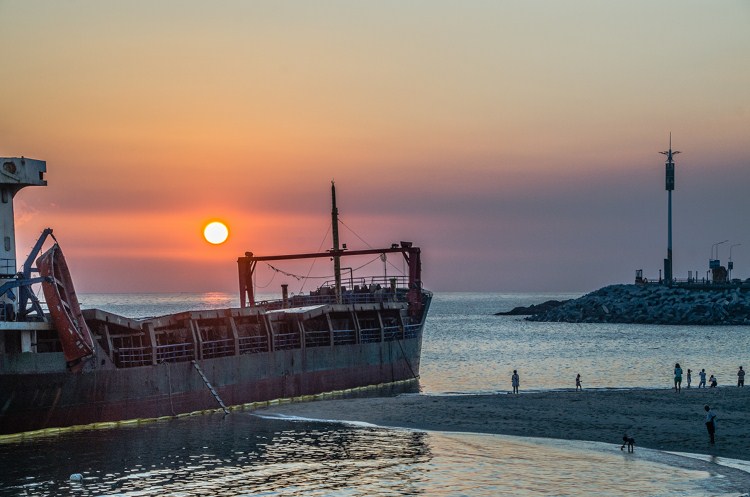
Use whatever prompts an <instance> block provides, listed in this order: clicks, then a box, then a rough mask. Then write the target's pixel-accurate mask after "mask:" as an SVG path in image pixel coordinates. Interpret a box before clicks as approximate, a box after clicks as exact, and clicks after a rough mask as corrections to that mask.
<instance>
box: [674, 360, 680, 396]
mask: <svg viewBox="0 0 750 497" xmlns="http://www.w3.org/2000/svg"><path fill="white" fill-rule="evenodd" d="M681 390H682V368H681V367H680V363H679V362H678V363H677V364H675V365H674V391H675V392H677V393H680V391H681Z"/></svg>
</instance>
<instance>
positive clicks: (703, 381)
mask: <svg viewBox="0 0 750 497" xmlns="http://www.w3.org/2000/svg"><path fill="white" fill-rule="evenodd" d="M698 376H700V379H701V381H699V382H698V388H706V370H705V369H701V372H700V373H698Z"/></svg>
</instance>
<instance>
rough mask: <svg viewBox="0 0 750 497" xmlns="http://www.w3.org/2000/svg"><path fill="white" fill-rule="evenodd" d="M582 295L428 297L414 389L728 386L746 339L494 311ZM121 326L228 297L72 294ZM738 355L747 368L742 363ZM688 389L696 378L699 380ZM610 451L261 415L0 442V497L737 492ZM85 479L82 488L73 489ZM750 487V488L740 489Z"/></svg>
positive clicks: (695, 473) (654, 454) (649, 455)
mask: <svg viewBox="0 0 750 497" xmlns="http://www.w3.org/2000/svg"><path fill="white" fill-rule="evenodd" d="M578 296H580V295H578V294H554V295H552V294H549V295H547V294H545V295H543V294H486V293H482V294H478V293H438V294H436V295H435V298H434V300H433V304H432V307H431V309H430V314H429V317H428V320H427V325H426V328H425V333H424V345H423V354H422V362H421V371H420V372H421V378H420V386H421V390H422V392H423V393H424V394H429V395H440V394H444V393H460V394H466V395H471V394H474V393H483V392H496V391H504V390H508V389H509V388H510V386H509V385H510V375H511V373H512V371H513V369H517V370H518V371H519V373H520V375H521V390H522V392H523V391H524V390H553V389H564V388H573V387H574V379H575V375H576V374H577V373H580V374H581V375H582V377H583V381H584V388H631V387H653V388H664V387H669V386H670V382H671V380H672V378H671V374H672V368H673V367H674V363H675V362H680V363H681V364H682V367H683V369H684V370H687V368H691V369H693V370H694V371H697V370H699V369H700V368H706V371H707V372H709V374H715V375H717V376H718V377H719V381H720V382H722V381H723V382H725V383H726V382H729V381H730V380H731V379H732V377H733V375H734V373H735V372H736V369H737V366H738V365H739V364H742V363H743V362H742V360H743V358H744V359H745V360H746V359H747V357H746V354H747V345H746V344H747V338H746V337H747V330H746V329H742V328H740V327H693V328H690V327H672V326H649V325H613V324H608V325H594V324H586V325H583V324H568V323H537V322H533V323H532V322H527V321H524V320H523V319H522V318H519V317H510V316H495V315H494V313H495V312H498V311H502V310H509V309H511V308H512V307H514V306H517V305H529V304H534V303H540V302H542V301H544V300H548V299H551V298H555V299H564V298H574V297H578ZM79 298H80V300H81V302H82V305H83V306H84V307H85V308H91V307H97V308H101V309H104V310H108V311H110V312H115V313H117V314H122V315H125V316H129V317H146V316H155V315H162V314H169V313H173V312H179V311H183V310H191V309H192V310H195V309H210V308H222V307H228V306H237V302H238V301H237V297H236V295H232V294H224V293H209V294H143V295H113V294H106V295H103V294H99V295H85V294H84V295H80V296H79ZM743 354H744V357H743ZM693 381H694V382H697V373H694V380H693ZM685 461H687V460H686V459H684V458H682V457H680V456H677V455H671V454H665V453H661V452H658V451H649V450H646V449H639V450H638V451H637V452H636V453H635V454H631V455H627V453H625V454H623V453H622V452H620V451H619V450H613V448H612V446H609V445H606V444H594V443H591V442H574V441H553V440H548V441H545V440H531V439H523V438H519V437H507V436H498V435H479V434H476V435H474V434H465V433H461V434H457V433H443V432H427V431H413V430H398V429H387V428H382V427H374V426H362V425H359V426H355V425H350V424H341V423H335V422H331V421H326V422H322V421H320V422H314V421H299V420H298V421H291V420H279V419H265V418H261V417H258V416H256V415H254V414H253V413H252V412H248V411H235V412H233V413H232V414H230V415H228V416H220V415H216V414H211V415H205V416H197V417H190V418H182V419H175V420H169V421H163V422H157V423H150V424H143V425H138V426H132V427H127V428H116V429H108V430H86V431H80V432H72V433H66V434H64V435H59V436H54V437H50V438H37V439H30V440H25V441H21V442H12V443H3V444H0V496H6V495H8V496H10V495H14V496H15V495H34V496H37V495H38V496H41V495H81V496H86V495H128V496H147V495H148V496H150V495H154V496H156V495H172V496H195V495H238V496H239V495H247V496H251V495H252V496H260V495H263V496H266V495H273V496H282V495H284V496H286V495H292V496H296V495H300V496H301V495H306V496H307V495H312V496H323V495H325V496H365V495H367V496H372V495H382V496H406V495H445V496H448V495H467V496H494V495H519V496H532V495H568V496H584V495H639V496H702V495H735V496H736V495H739V493H738V491H737V488H736V487H734V486H732V485H733V484H732V483H731V482H730V481H729V480H728V479H727V478H724V477H723V476H722V474H721V472H720V471H713V470H710V471H707V470H706V469H705V467H706V466H709V467H710V466H711V465H712V464H713V463H712V462H711V461H708V462H702V463H701V464H703V466H693V465H691V464H688V463H686V462H685ZM73 473H80V474H81V475H82V476H83V480H82V481H80V482H75V481H70V480H69V476H70V475H71V474H73ZM747 491H750V489H748V490H747Z"/></svg>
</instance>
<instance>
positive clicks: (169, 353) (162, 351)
mask: <svg viewBox="0 0 750 497" xmlns="http://www.w3.org/2000/svg"><path fill="white" fill-rule="evenodd" d="M193 359H195V352H194V348H193V344H192V343H189V342H187V343H173V344H169V345H157V346H156V362H182V361H192V360H193Z"/></svg>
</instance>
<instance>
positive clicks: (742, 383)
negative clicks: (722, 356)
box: [737, 366, 745, 387]
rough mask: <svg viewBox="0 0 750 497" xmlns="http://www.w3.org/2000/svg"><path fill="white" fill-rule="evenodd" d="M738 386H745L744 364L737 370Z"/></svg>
mask: <svg viewBox="0 0 750 497" xmlns="http://www.w3.org/2000/svg"><path fill="white" fill-rule="evenodd" d="M737 386H738V387H744V386H745V370H744V369H742V366H740V370H739V371H737Z"/></svg>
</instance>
